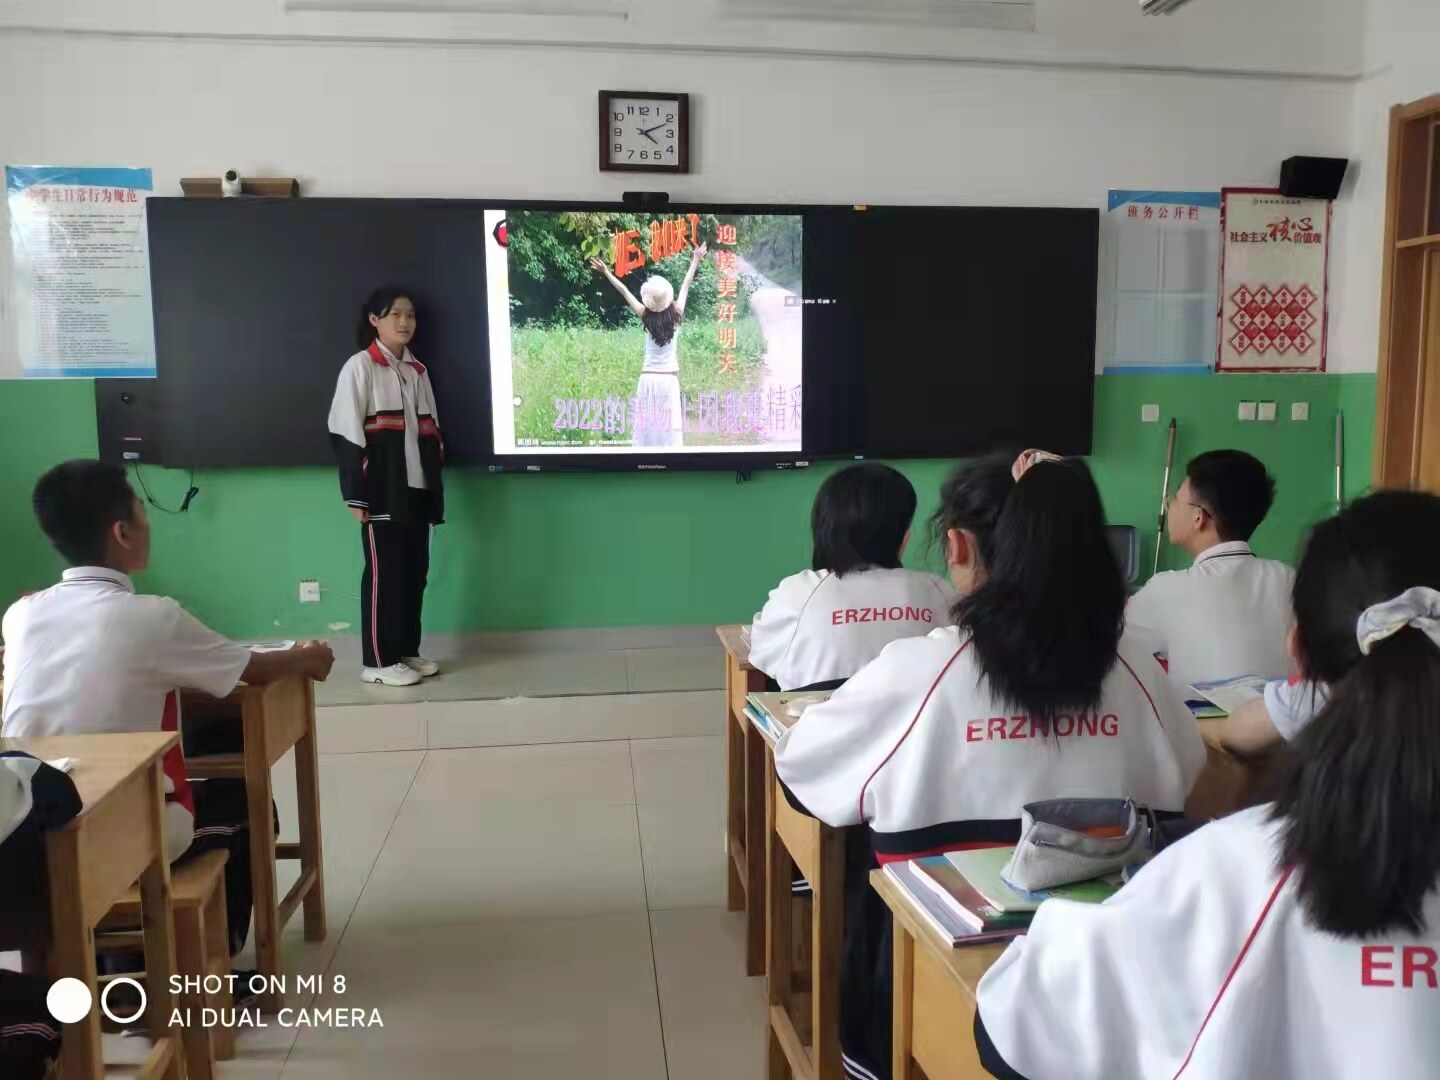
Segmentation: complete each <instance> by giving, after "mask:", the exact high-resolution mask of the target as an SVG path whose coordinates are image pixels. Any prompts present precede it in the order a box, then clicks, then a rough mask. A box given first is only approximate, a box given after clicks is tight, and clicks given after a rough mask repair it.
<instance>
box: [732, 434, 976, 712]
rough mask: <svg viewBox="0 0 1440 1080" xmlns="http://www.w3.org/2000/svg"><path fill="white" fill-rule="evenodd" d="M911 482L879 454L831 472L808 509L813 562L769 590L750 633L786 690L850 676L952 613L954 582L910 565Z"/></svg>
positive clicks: (759, 657) (763, 665)
mask: <svg viewBox="0 0 1440 1080" xmlns="http://www.w3.org/2000/svg"><path fill="white" fill-rule="evenodd" d="M915 502H916V500H915V488H914V487H912V486H911V484H910V481H909V480H907V479H906V478H905V477H904V476H903V475H902V474H901V473H899V472H897V471H895V470H894V469H892V468H890V466H888V465H881V464H880V463H878V462H866V463H864V464H860V465H850V466H847V467H846V468H843V469H841V470H840V471H839V472H837V473H834V474H833V475H831V476H830V477H828V478H827V479H826V480H825V482H824V483H823V484H821V485H820V490H819V491H818V492H817V493H816V495H815V506H814V508H813V509H812V510H811V513H810V531H811V534H812V535H813V537H814V548H813V552H812V555H811V559H810V569H809V570H804V571H802V572H800V573H798V574H792V575H791V576H790V577H787V578H786V579H785V580H784V581H782V582H780V584H779V585H777V586H775V589H774V591H773V592H771V593H770V599H769V601H768V602H767V603H766V604H765V608H764V610H763V611H761V612H760V613H759V614H758V615H756V616H755V620H754V625H753V626H752V627H751V631H750V662H751V663H752V664H754V665H755V666H756V667H757V668H759V669H760V670H761V671H763V672H765V673H766V674H767V675H769V676H770V677H771V678H772V679H774V680H775V681H776V682H777V683H778V684H779V685H780V689H782V690H795V689H799V688H802V687H809V686H814V685H816V684H818V683H833V682H835V681H837V680H843V679H848V678H849V677H850V676H851V675H854V674H855V672H857V671H859V670H860V669H861V668H862V667H864V666H865V665H866V664H868V663H869V662H870V661H871V660H873V659H875V657H876V656H878V655H879V654H880V650H881V649H883V648H884V647H885V646H886V645H888V644H890V642H892V641H894V640H896V639H897V638H902V637H916V636H919V635H924V634H928V633H929V632H930V631H931V630H933V629H935V628H936V627H937V626H943V625H945V624H946V623H948V622H949V621H950V607H951V605H952V604H954V602H955V590H954V589H952V588H951V587H950V585H949V583H948V582H942V581H941V580H940V579H939V578H937V577H935V576H933V575H931V574H924V573H920V572H919V571H916V570H906V569H905V568H904V567H902V566H901V565H900V559H901V557H902V556H903V555H904V553H905V548H906V546H907V545H908V543H909V541H910V525H911V523H912V522H913V520H914V518H915Z"/></svg>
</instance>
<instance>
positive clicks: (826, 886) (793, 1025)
mask: <svg viewBox="0 0 1440 1080" xmlns="http://www.w3.org/2000/svg"><path fill="white" fill-rule="evenodd" d="M777 719H779V720H780V722H781V723H785V722H786V721H785V719H784V718H777ZM751 728H752V730H753V731H754V732H755V734H757V735H759V736H760V747H761V752H762V754H763V762H764V776H765V790H766V799H765V824H766V829H765V846H766V868H765V869H766V873H765V878H764V896H765V904H764V908H763V911H764V928H765V941H766V949H765V952H766V965H765V970H766V974H767V977H768V978H767V983H766V994H767V1001H768V1003H769V1009H770V1031H769V1038H768V1049H767V1051H766V1065H765V1075H766V1080H786V1078H789V1077H793V1078H795V1080H839V1078H840V1077H842V1076H843V1075H844V1074H843V1070H842V1068H841V1065H840V965H841V962H842V959H843V954H844V947H845V832H844V831H843V830H840V829H832V828H830V826H828V825H825V824H822V823H821V822H819V821H817V820H816V819H815V818H812V817H808V816H806V815H805V814H802V813H800V812H799V811H797V810H796V809H795V808H794V807H792V806H791V805H790V803H789V801H788V800H787V799H786V798H785V792H784V791H783V790H782V789H781V787H780V782H779V780H778V778H777V777H776V775H775V746H774V744H773V743H772V742H770V740H769V739H768V737H766V736H765V735H764V734H762V733H761V731H760V729H759V728H757V727H754V725H753V724H752V725H751ZM796 871H799V872H800V873H801V874H803V875H804V876H805V880H806V881H808V882H809V883H810V890H811V894H812V901H811V915H810V941H809V943H808V944H809V947H808V948H804V947H803V946H804V944H805V943H803V942H797V941H795V940H794V935H795V921H794V918H793V915H794V904H795V898H794V894H793V893H792V891H791V883H792V882H793V881H794V877H795V873H796ZM752 895H753V894H752ZM797 946H801V947H798V948H797ZM797 956H798V957H799V958H800V964H799V967H800V970H799V971H796V967H797V964H796V958H797Z"/></svg>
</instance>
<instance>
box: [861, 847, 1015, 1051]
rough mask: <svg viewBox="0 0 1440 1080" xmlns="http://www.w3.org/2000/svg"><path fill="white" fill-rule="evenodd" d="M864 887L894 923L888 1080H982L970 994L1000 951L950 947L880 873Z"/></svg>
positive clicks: (993, 947)
mask: <svg viewBox="0 0 1440 1080" xmlns="http://www.w3.org/2000/svg"><path fill="white" fill-rule="evenodd" d="M870 884H871V886H872V887H873V888H874V889H875V891H876V892H878V893H879V894H880V896H881V897H882V898H883V899H884V900H885V904H886V906H887V907H889V908H890V913H891V915H892V916H893V918H894V931H893V937H894V948H895V997H894V1005H893V1008H894V1025H893V1034H892V1035H891V1066H890V1068H891V1073H890V1074H891V1077H892V1078H893V1080H911V1078H913V1077H916V1076H920V1075H924V1076H925V1077H928V1078H929V1080H988V1078H989V1076H990V1074H989V1073H988V1072H986V1071H985V1070H984V1068H982V1067H981V1065H980V1057H979V1054H978V1053H977V1052H976V1050H975V1035H974V1030H973V1029H974V1023H975V988H976V987H977V986H979V985H980V979H981V977H982V976H983V975H984V974H985V972H987V971H989V970H990V965H991V964H993V963H994V962H995V961H996V960H997V959H998V958H999V956H1000V954H1001V953H1002V952H1004V951H1005V946H1004V945H967V946H964V947H962V948H958V949H957V948H955V947H953V946H952V945H951V944H950V943H949V942H948V941H944V940H942V939H941V937H940V935H939V934H937V933H936V932H935V931H934V930H933V929H932V928H931V926H930V924H929V923H927V922H926V921H925V919H924V916H922V915H920V914H919V913H918V912H917V911H916V910H915V908H914V906H913V905H912V903H911V901H910V898H909V897H907V896H906V895H905V894H904V892H903V891H901V890H900V889H899V888H898V887H896V886H895V885H894V884H893V883H892V882H891V881H890V879H889V878H888V877H886V876H885V873H884V871H882V870H872V871H871V872H870Z"/></svg>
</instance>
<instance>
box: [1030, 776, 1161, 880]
mask: <svg viewBox="0 0 1440 1080" xmlns="http://www.w3.org/2000/svg"><path fill="white" fill-rule="evenodd" d="M1150 833H1151V830H1150V820H1149V814H1148V812H1147V811H1145V810H1143V809H1142V808H1140V807H1138V806H1136V805H1135V803H1134V802H1133V801H1131V800H1130V799H1050V800H1047V801H1045V802H1034V803H1029V804H1027V805H1026V806H1025V807H1024V809H1023V810H1022V811H1021V815H1020V842H1019V843H1018V844H1016V845H1015V853H1014V854H1013V855H1012V856H1011V857H1010V861H1009V862H1008V863H1006V864H1005V869H1004V870H1002V871H1001V876H1003V877H1004V879H1005V880H1006V881H1007V882H1008V883H1009V884H1011V885H1013V886H1014V887H1015V888H1017V889H1022V890H1024V891H1025V892H1040V891H1042V890H1044V889H1050V888H1054V887H1055V886H1057V885H1069V884H1071V883H1073V882H1076V881H1089V880H1090V879H1091V878H1096V877H1103V876H1105V875H1106V874H1112V873H1116V872H1118V871H1120V870H1122V869H1124V868H1125V867H1126V866H1129V865H1132V864H1134V863H1139V862H1144V861H1145V860H1146V859H1147V858H1148V857H1149V855H1150V851H1151V841H1150Z"/></svg>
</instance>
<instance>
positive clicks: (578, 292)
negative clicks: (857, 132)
mask: <svg viewBox="0 0 1440 1080" xmlns="http://www.w3.org/2000/svg"><path fill="white" fill-rule="evenodd" d="M485 224H486V228H487V239H486V258H485V267H486V278H487V280H486V298H487V310H488V313H489V323H490V327H489V341H490V386H491V405H492V410H493V416H494V438H495V443H494V449H495V453H496V454H497V455H508V454H523V455H527V456H544V455H573V454H606V455H626V454H630V455H633V454H637V453H640V454H645V455H667V454H707V453H708V454H715V453H724V454H734V453H737V452H740V453H744V452H757V453H780V454H787V453H788V454H799V453H801V452H802V450H803V449H804V440H803V431H804V415H805V412H804V410H805V356H804V351H805V349H804V320H803V313H804V296H805V288H804V287H805V278H804V218H803V217H802V215H800V214H798V213H795V214H755V213H752V214H745V213H713V212H707V213H698V212H693V211H691V212H686V211H683V210H675V211H665V212H655V213H633V212H623V211H578V210H577V211H556V210H523V209H509V210H507V209H491V210H487V211H486V212H485Z"/></svg>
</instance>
